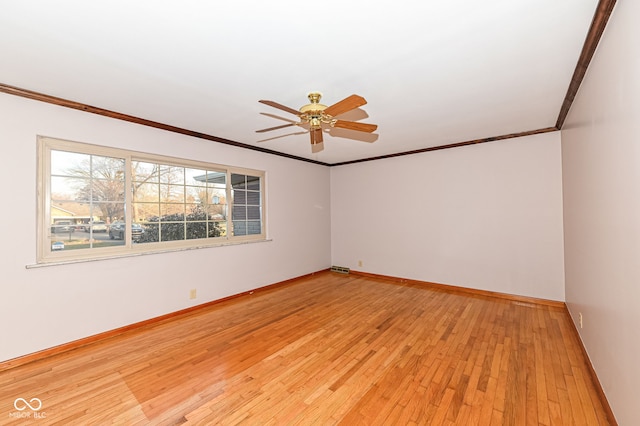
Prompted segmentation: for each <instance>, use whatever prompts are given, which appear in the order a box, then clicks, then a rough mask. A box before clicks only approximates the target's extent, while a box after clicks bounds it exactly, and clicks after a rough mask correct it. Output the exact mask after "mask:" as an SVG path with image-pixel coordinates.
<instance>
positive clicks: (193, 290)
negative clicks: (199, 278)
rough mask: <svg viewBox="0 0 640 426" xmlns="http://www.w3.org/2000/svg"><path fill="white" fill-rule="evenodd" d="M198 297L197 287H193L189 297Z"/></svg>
mask: <svg viewBox="0 0 640 426" xmlns="http://www.w3.org/2000/svg"><path fill="white" fill-rule="evenodd" d="M195 298H196V289H195V288H192V289H191V291H189V299H195Z"/></svg>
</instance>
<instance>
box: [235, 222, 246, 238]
mask: <svg viewBox="0 0 640 426" xmlns="http://www.w3.org/2000/svg"><path fill="white" fill-rule="evenodd" d="M233 235H247V222H237V221H234V222H233Z"/></svg>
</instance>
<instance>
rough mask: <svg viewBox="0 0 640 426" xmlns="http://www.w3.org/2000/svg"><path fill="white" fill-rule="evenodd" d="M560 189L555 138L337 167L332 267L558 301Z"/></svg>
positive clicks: (334, 171) (561, 273)
mask: <svg viewBox="0 0 640 426" xmlns="http://www.w3.org/2000/svg"><path fill="white" fill-rule="evenodd" d="M561 182H562V177H561V158H560V133H559V132H554V133H547V134H541V135H536V136H529V137H523V138H519V139H511V140H506V141H500V142H491V143H486V144H482V145H474V146H468V147H464V148H456V149H448V150H442V151H435V152H430V153H424V154H419V155H411V156H405V157H396V158H390V159H385V160H380V161H374V162H366V163H359V164H352V165H346V166H339V167H333V168H332V169H331V206H332V212H331V221H332V232H331V246H332V264H334V265H340V266H347V267H350V268H352V269H355V270H360V271H365V272H370V273H376V274H382V275H390V276H395V277H402V278H409V279H416V280H423V281H430V282H436V283H442V284H449V285H456V286H462V287H469V288H475V289H482V290H489V291H496V292H502V293H509V294H517V295H524V296H531V297H538V298H544V299H551V300H564V269H563V240H562V189H561ZM359 260H362V262H363V264H362V266H358V261H359Z"/></svg>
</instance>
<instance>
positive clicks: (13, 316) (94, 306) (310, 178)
mask: <svg viewBox="0 0 640 426" xmlns="http://www.w3.org/2000/svg"><path fill="white" fill-rule="evenodd" d="M0 117H2V125H0V143H1V148H2V152H3V156H2V158H3V161H2V163H3V164H2V167H0V182H2V196H3V202H2V208H1V209H0V223H1V224H2V237H1V240H0V241H1V244H0V271H1V276H0V324H1V325H0V329H1V333H0V334H1V335H2V342H1V343H0V361H3V360H7V359H11V358H14V357H17V356H21V355H25V354H28V353H32V352H35V351H38V350H42V349H46V348H49V347H52V346H55V345H59V344H62V343H66V342H69V341H73V340H76V339H80V338H83V337H86V336H90V335H93V334H96V333H100V332H104V331H107V330H111V329H114V328H117V327H121V326H124V325H128V324H131V323H135V322H137V321H142V320H145V319H148V318H152V317H156V316H159V315H163V314H166V313H170V312H174V311H177V310H180V309H183V308H187V307H190V306H193V305H195V304H201V303H205V302H207V301H210V300H215V299H220V298H223V297H226V296H229V295H232V294H237V293H240V292H243V291H246V290H250V289H252V288H256V287H261V286H265V285H269V284H272V283H276V282H279V281H282V280H286V279H289V278H293V277H297V276H300V275H304V274H307V273H311V272H315V271H318V270H321V269H325V268H328V267H329V266H330V265H331V263H330V250H331V248H330V235H329V232H328V229H329V228H330V225H331V224H330V195H329V169H328V168H327V167H324V166H318V165H314V164H310V163H303V162H300V161H295V160H290V159H286V158H282V157H277V156H273V155H268V154H263V153H259V152H254V151H248V150H246V149H239V148H234V147H231V146H227V145H222V144H218V143H215V142H210V141H206V140H201V139H196V138H190V137H187V136H182V135H178V134H173V133H168V132H164V131H160V130H157V129H152V128H148V127H144V126H139V125H135V124H131V123H126V122H122V121H118V120H113V119H108V118H105V117H100V116H97V115H93V114H88V113H83V112H80V111H75V110H70V109H66V108H62V107H57V106H53V105H48V104H44V103H40V102H35V101H31V100H27V99H23V98H18V97H14V96H10V95H4V94H0ZM36 135H45V136H52V137H57V138H61V139H68V140H74V141H80V142H88V143H94V144H99V145H107V146H115V147H120V148H126V149H132V150H137V151H143V152H152V153H157V154H161V155H169V156H175V157H180V158H188V159H197V160H202V161H209V162H213V163H221V164H228V165H233V166H240V167H247V168H253V169H260V170H265V171H266V173H267V177H266V179H267V185H268V187H267V197H268V199H267V204H268V216H267V220H268V233H269V237H270V238H272V239H273V241H270V242H264V243H255V244H246V245H239V246H230V247H218V248H208V249H199V250H190V251H182V252H174V253H165V254H154V255H147V256H139V257H129V258H124V259H113V260H101V261H95V262H88V263H79V264H71V265H59V266H47V267H41V268H35V269H26V268H25V267H26V265H32V264H34V263H35V261H36V233H35V227H36ZM191 288H196V289H197V291H198V298H197V299H196V300H195V301H192V300H189V298H188V296H189V289H191Z"/></svg>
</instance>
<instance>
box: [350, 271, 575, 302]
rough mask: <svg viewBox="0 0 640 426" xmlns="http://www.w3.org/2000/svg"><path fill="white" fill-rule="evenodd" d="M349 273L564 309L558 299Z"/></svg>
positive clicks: (357, 272) (363, 273) (386, 276)
mask: <svg viewBox="0 0 640 426" xmlns="http://www.w3.org/2000/svg"><path fill="white" fill-rule="evenodd" d="M350 274H351V275H359V276H362V277H367V278H372V279H381V280H385V281H392V282H395V283H400V284H411V285H418V286H423V287H429V288H434V289H438V290H441V291H449V292H455V293H465V294H474V295H477V296H486V297H497V298H500V299H507V300H512V301H515V302H522V303H533V304H537V305H545V306H551V307H554V308H559V309H566V305H565V303H564V302H562V301H558V300H548V299H540V298H537V297H530V296H519V295H515V294H508V293H499V292H495V291H488V290H478V289H475V288H468V287H459V286H454V285H448V284H439V283H432V282H429V281H420V280H412V279H408V278H399V277H393V276H389V275H380V274H372V273H369V272H361V271H354V270H353V269H352V270H351V272H350Z"/></svg>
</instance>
